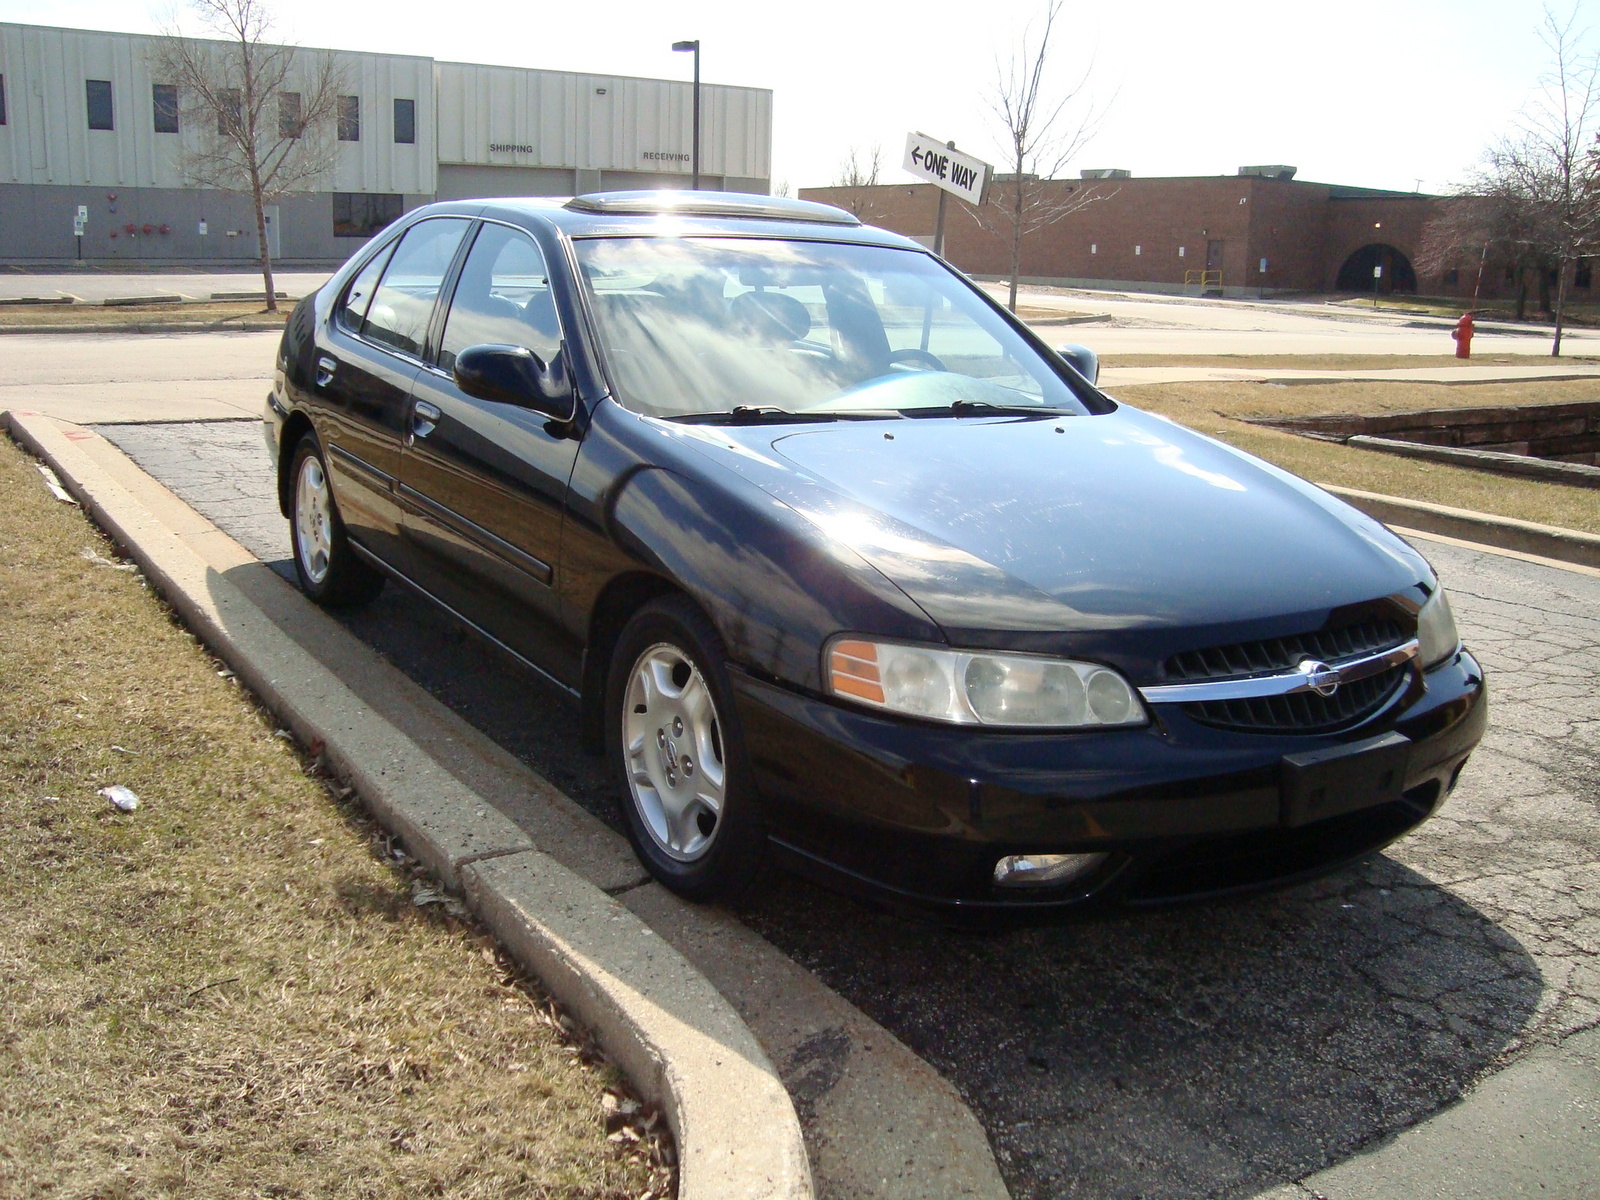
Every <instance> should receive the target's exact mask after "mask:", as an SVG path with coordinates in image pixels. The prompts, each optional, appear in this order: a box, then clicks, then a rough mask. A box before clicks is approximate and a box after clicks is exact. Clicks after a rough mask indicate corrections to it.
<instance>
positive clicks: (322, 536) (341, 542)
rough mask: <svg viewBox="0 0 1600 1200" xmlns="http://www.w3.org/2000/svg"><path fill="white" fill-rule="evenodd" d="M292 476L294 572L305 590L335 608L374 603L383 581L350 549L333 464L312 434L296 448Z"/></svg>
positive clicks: (290, 538)
mask: <svg viewBox="0 0 1600 1200" xmlns="http://www.w3.org/2000/svg"><path fill="white" fill-rule="evenodd" d="M290 471H291V475H290V478H292V479H293V480H294V510H293V515H292V516H291V517H290V519H289V540H290V541H291V542H292V543H293V545H294V570H295V574H296V575H298V576H299V578H300V586H301V588H303V589H304V590H305V593H306V595H308V596H310V597H311V598H312V599H313V600H315V601H316V602H317V603H318V604H322V605H326V606H327V607H329V608H346V607H352V606H355V605H360V604H366V603H368V602H369V601H371V600H372V599H373V598H374V597H375V596H377V594H378V593H379V592H380V591H381V590H382V589H383V576H382V575H380V574H378V572H377V571H374V570H373V569H372V568H371V567H369V566H368V565H367V564H366V563H364V562H362V561H361V560H360V559H359V558H357V557H356V555H355V551H353V550H352V549H351V548H350V540H349V538H347V537H346V536H345V532H344V522H343V521H342V520H340V519H339V507H338V505H337V504H335V503H334V499H333V489H332V487H330V486H329V483H328V464H327V461H326V460H325V459H324V458H323V457H322V447H321V446H320V445H318V444H317V438H316V435H315V434H312V433H307V434H306V435H305V436H304V437H302V438H301V439H300V441H299V442H298V443H297V444H296V445H295V448H294V459H293V461H292V462H291V464H290Z"/></svg>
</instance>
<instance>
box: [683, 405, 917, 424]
mask: <svg viewBox="0 0 1600 1200" xmlns="http://www.w3.org/2000/svg"><path fill="white" fill-rule="evenodd" d="M899 415H900V414H899V413H898V412H895V411H894V410H893V409H856V410H854V411H847V412H829V411H827V410H826V409H812V410H810V411H808V412H793V411H791V410H789V409H787V408H776V407H774V406H772V405H770V404H735V405H734V406H733V407H732V408H730V409H727V410H726V411H719V412H701V413H687V414H685V415H684V416H681V417H673V418H672V420H674V421H681V422H683V423H685V424H689V425H791V424H799V423H802V422H806V421H881V420H883V419H884V418H886V417H898V416H899Z"/></svg>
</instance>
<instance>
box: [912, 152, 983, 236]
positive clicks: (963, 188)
mask: <svg viewBox="0 0 1600 1200" xmlns="http://www.w3.org/2000/svg"><path fill="white" fill-rule="evenodd" d="M901 166H902V167H904V168H905V170H906V171H907V172H909V173H910V174H912V175H915V176H916V177H917V178H918V179H921V180H924V181H925V182H927V183H931V184H933V186H934V187H936V188H938V189H939V216H938V220H937V223H936V224H935V225H934V230H933V252H934V253H935V254H943V253H944V214H945V206H946V205H947V203H948V201H949V197H950V196H951V195H952V194H953V195H956V196H960V197H961V198H962V199H963V200H965V201H966V202H967V203H968V204H973V205H978V204H982V203H983V202H984V199H985V198H986V197H987V196H988V193H989V181H990V178H991V177H992V176H993V174H994V170H993V168H991V167H990V166H989V164H988V163H986V162H984V161H983V160H982V159H977V158H973V157H972V156H971V155H969V154H960V153H957V151H956V144H955V143H954V142H941V141H940V140H939V139H938V138H934V137H929V136H928V135H927V134H925V133H908V134H907V135H906V157H905V161H904V162H903V163H901Z"/></svg>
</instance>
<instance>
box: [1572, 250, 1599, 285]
mask: <svg viewBox="0 0 1600 1200" xmlns="http://www.w3.org/2000/svg"><path fill="white" fill-rule="evenodd" d="M1593 284H1594V269H1593V268H1592V267H1591V266H1590V265H1589V260H1588V259H1587V258H1580V259H1579V260H1578V266H1577V269H1576V270H1574V271H1573V273H1572V286H1573V287H1580V288H1584V289H1585V290H1587V289H1588V288H1590V287H1592V286H1593Z"/></svg>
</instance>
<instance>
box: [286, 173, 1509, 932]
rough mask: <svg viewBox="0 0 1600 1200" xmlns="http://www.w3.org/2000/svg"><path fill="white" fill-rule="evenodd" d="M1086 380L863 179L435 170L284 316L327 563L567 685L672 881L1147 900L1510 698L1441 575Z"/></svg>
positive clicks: (1229, 882)
mask: <svg viewBox="0 0 1600 1200" xmlns="http://www.w3.org/2000/svg"><path fill="white" fill-rule="evenodd" d="M1096 374H1097V372H1096V369H1095V365H1094V359H1093V355H1092V354H1090V353H1088V352H1087V351H1082V350H1072V351H1068V352H1057V351H1054V350H1052V349H1050V348H1049V347H1048V346H1046V345H1044V344H1043V343H1042V342H1040V340H1039V339H1038V338H1037V337H1036V336H1035V335H1034V334H1033V333H1032V332H1031V331H1030V330H1029V329H1027V328H1026V327H1025V326H1023V325H1021V324H1019V323H1018V322H1017V321H1016V320H1015V319H1014V318H1012V317H1011V316H1010V315H1008V314H1007V313H1006V312H1005V311H1004V310H1003V309H1001V308H1000V307H998V306H997V305H996V304H994V303H993V302H992V301H991V300H990V299H989V298H988V297H987V296H986V295H984V293H982V292H981V291H979V290H978V289H976V288H974V287H973V286H972V285H971V284H970V283H969V282H968V281H967V280H966V279H965V278H963V277H962V276H961V275H959V274H958V273H956V272H955V271H953V270H951V269H950V268H949V267H948V266H946V265H945V264H944V263H943V262H941V261H940V260H939V259H938V258H936V257H934V256H933V255H931V254H929V253H928V252H927V251H925V250H924V249H922V248H921V247H920V246H918V245H916V244H915V243H913V242H911V241H908V240H906V239H904V238H901V237H898V236H896V235H894V234H890V233H886V232H883V231H881V230H875V229H869V228H864V227H862V226H861V225H860V224H859V223H858V222H857V221H856V219H855V218H854V217H852V216H850V215H849V214H847V213H844V212H841V211H840V210H838V209H833V208H828V207H825V206H822V205H816V204H808V203H805V202H801V201H794V200H784V199H778V198H771V197H757V196H737V195H724V194H710V193H607V194H601V195H593V196H581V197H578V198H577V199H574V200H570V201H567V202H565V203H563V202H561V201H559V200H481V201H470V202H451V203H441V204H434V205H430V206H428V207H426V208H421V209H418V210H416V211H415V212H412V213H410V214H408V215H407V216H406V217H405V218H403V219H402V220H401V221H400V222H398V223H396V224H395V225H394V226H392V227H391V228H389V229H388V230H386V231H385V232H384V233H383V234H381V235H380V236H378V237H377V238H375V239H374V240H373V241H372V243H371V244H370V245H369V246H368V247H366V248H365V249H364V250H363V251H362V252H361V253H359V254H358V255H356V256H355V257H354V258H353V259H352V260H351V261H350V262H349V263H348V264H347V265H346V266H345V267H344V268H343V269H342V270H340V271H339V272H338V273H337V274H336V275H335V276H334V277H333V278H332V279H331V280H330V281H329V282H328V284H327V285H326V286H325V287H323V288H322V289H321V290H320V291H319V292H317V293H316V295H314V296H312V297H309V298H307V299H306V300H305V301H303V302H302V303H301V304H300V305H299V306H298V307H297V308H296V310H295V312H294V314H293V316H292V318H291V320H290V321H289V324H288V327H287V330H286V332H285V334H284V337H283V342H282V347H281V350H280V352H279V358H278V371H277V378H276V383H275V386H274V388H273V391H272V394H271V396H270V397H269V399H268V407H267V412H266V431H267V441H268V445H269V448H270V450H271V452H272V455H273V458H274V461H275V462H276V464H277V466H278V471H279V480H280V496H281V503H282V508H283V513H284V515H285V516H286V517H287V518H288V519H289V521H290V523H291V529H292V533H293V544H294V556H295V565H296V568H297V570H298V572H299V576H300V581H301V583H302V585H303V586H304V588H305V590H306V591H307V592H308V593H309V594H310V595H311V596H312V597H313V598H314V599H315V600H317V601H319V602H321V603H324V604H329V605H344V604H358V603H361V602H363V601H365V600H368V599H370V598H371V597H372V596H373V595H374V594H375V593H376V592H377V590H378V589H379V587H381V586H382V584H383V582H384V580H385V579H386V578H392V579H395V580H398V581H400V582H401V583H403V584H405V585H407V586H409V587H411V588H414V589H416V590H417V591H418V592H420V593H422V594H423V595H424V596H426V597H428V598H429V599H431V600H432V601H434V602H435V603H437V604H438V605H440V606H441V607H443V608H445V609H447V610H448V611H449V612H450V613H452V614H453V615H454V616H455V617H456V618H457V619H459V620H460V621H461V622H463V623H464V624H466V625H467V626H469V627H471V628H472V629H474V630H476V631H477V632H478V633H479V634H481V635H482V636H483V637H485V638H487V639H489V640H490V641H491V642H493V643H494V644H495V645H497V646H499V647H501V648H502V649H503V650H504V651H505V652H506V653H508V654H509V655H511V656H512V657H514V658H515V659H517V660H519V661H520V662H521V663H523V664H524V665H525V666H526V667H528V668H529V669H531V670H532V671H534V672H537V673H538V674H539V675H541V676H543V677H544V678H545V679H546V680H548V681H549V682H550V684H552V685H553V686H555V687H557V688H559V689H562V690H563V691H565V692H568V693H570V694H571V696H572V697H573V698H574V700H575V701H577V702H578V703H579V704H580V705H581V706H582V714H583V727H584V730H585V736H586V738H588V739H589V740H590V742H591V744H592V746H593V747H594V748H595V749H598V750H601V751H603V752H604V753H605V754H606V755H607V756H608V758H609V759H610V761H611V763H612V764H613V767H614V769H615V774H616V781H617V790H618V798H619V803H620V805H621V809H622V812H623V814H624V816H625V818H626V822H627V827H628V830H629V833H630V835H631V837H632V841H633V845H634V847H635V849H636V850H637V851H638V854H639V857H640V858H641V859H642V860H643V861H644V862H645V864H646V865H647V866H648V867H649V869H650V870H651V871H652V872H653V873H654V874H655V875H656V876H657V877H658V878H659V879H661V880H662V881H663V882H664V883H666V884H668V885H669V886H671V887H673V888H675V889H677V890H678V891H680V892H683V893H685V894H687V895H691V896H696V897H715V896H726V895H729V894H732V893H734V892H736V891H738V890H739V889H741V888H743V887H745V886H747V885H748V884H749V883H750V882H751V881H752V879H754V878H755V877H756V874H757V872H758V870H759V869H760V867H761V865H762V863H763V862H765V861H769V860H770V859H772V858H780V859H782V860H783V861H785V862H787V863H788V864H789V865H791V866H793V867H796V868H798V869H800V870H803V871H806V872H807V873H810V874H814V875H817V876H820V877H823V878H825V879H828V880H830V881H832V882H834V883H836V884H842V885H844V886H847V887H852V888H858V889H860V890H863V891H866V892H869V893H871V894H875V895H877V896H879V897H882V898H887V899H889V900H891V901H896V900H898V901H903V902H907V903H911V904H920V905H926V904H933V905H942V906H945V907H946V908H947V909H949V908H952V907H953V908H955V909H970V910H980V911H981V910H989V909H1006V908H1010V909H1022V910H1031V911H1033V912H1042V911H1050V910H1054V909H1061V908H1068V907H1072V906H1078V905H1084V904H1088V903H1095V902H1118V903H1125V904H1154V903H1162V902H1167V901H1173V900H1182V899H1190V898H1195V897H1200V896H1208V895H1216V894H1221V893H1226V892H1230V891H1237V890H1242V889H1248V888H1254V887H1261V886H1266V885H1273V884H1280V883H1284V882H1289V881H1293V880H1297V879H1302V878H1307V877H1309V876H1311V875H1314V874H1316V873H1318V872H1321V871H1325V870H1328V869H1330V868H1332V867H1334V866H1336V865H1338V864H1340V863H1344V862H1348V861H1350V860H1351V859H1354V858H1357V857H1360V856H1361V855H1364V854H1367V853H1369V852H1371V851H1372V850H1374V849H1376V848H1378V847H1380V846H1382V845H1384V844H1386V843H1388V842H1390V841H1392V840H1393V839H1394V838H1397V837H1399V836H1400V835H1402V834H1404V833H1405V832H1406V831H1407V830H1409V829H1411V828H1413V827H1414V826H1416V825H1417V824H1418V823H1419V822H1421V821H1423V820H1424V819H1426V818H1427V817H1428V816H1429V815H1430V814H1431V813H1432V812H1434V811H1435V810H1436V809H1437V808H1438V806H1439V805H1440V804H1441V803H1442V802H1443V801H1444V798H1445V796H1446V794H1447V793H1448V792H1449V791H1450V789H1451V788H1452V787H1453V786H1454V785H1455V782H1456V779H1457V777H1458V776H1459V774H1460V772H1461V769H1462V766H1463V765H1464V764H1465V762H1466V760H1467V756H1468V754H1469V753H1470V752H1471V751H1472V749H1473V747H1474V746H1476V745H1477V743H1478V741H1479V739H1480V738H1481V737H1482V735H1483V731H1484V725H1485V719H1486V709H1487V705H1486V698H1485V687H1484V680H1483V672H1482V670H1481V669H1480V668H1479V666H1478V664H1477V662H1476V661H1474V659H1473V658H1472V656H1471V655H1470V654H1469V653H1468V652H1467V651H1466V650H1465V649H1464V648H1463V647H1462V645H1461V644H1460V641H1459V639H1458V638H1457V635H1456V630H1455V626H1454V623H1453V621H1452V619H1451V615H1450V607H1449V604H1448V602H1447V600H1446V598H1445V594H1444V592H1443V590H1442V589H1441V588H1440V586H1439V582H1438V579H1437V578H1436V576H1435V575H1434V573H1433V571H1432V570H1431V569H1430V568H1429V567H1428V564H1427V563H1426V562H1425V561H1424V560H1423V559H1422V558H1421V557H1420V556H1419V555H1418V554H1417V553H1416V552H1415V551H1414V550H1413V549H1411V547H1410V546H1408V545H1407V544H1406V543H1405V542H1403V541H1401V540H1400V539H1399V538H1398V537H1396V536H1394V535H1393V534H1392V533H1390V532H1389V531H1388V530H1387V529H1385V528H1384V527H1383V526H1382V525H1380V524H1378V523H1377V522H1375V521H1373V520H1370V519H1369V518H1367V517H1365V516H1363V515H1362V514H1361V513H1359V512H1357V511H1355V510H1354V509H1352V508H1350V507H1349V506H1347V505H1345V504H1343V503H1341V502H1340V501H1338V500H1336V499H1334V498H1333V497H1331V496H1329V495H1328V494H1327V493H1325V492H1322V491H1320V490H1318V489H1317V488H1315V487H1313V486H1312V485H1310V484H1308V483H1305V482H1303V481H1301V480H1299V479H1297V478H1295V477H1294V476H1292V475H1288V474H1286V473H1285V472H1283V471H1280V470H1278V469H1277V468H1275V467H1272V466H1270V465H1268V464H1266V463H1263V462H1261V461H1259V460H1257V459H1254V458H1251V457H1250V456H1249V455H1246V454H1242V453H1240V452H1239V451H1237V450H1234V449H1232V448H1231V447H1229V446H1226V445H1224V444H1222V443H1219V442H1216V441H1213V440H1211V439H1209V438H1206V437H1202V436H1200V435H1199V434H1196V433H1193V432H1191V431H1189V430H1187V429H1184V428H1182V427H1180V426H1177V425H1174V424H1172V423H1170V422H1168V421H1166V420H1162V419H1159V418H1157V417H1153V416H1150V415H1148V414H1146V413H1142V412H1139V411H1138V410H1136V409H1132V408H1129V407H1127V406H1126V405H1122V404H1118V403H1117V402H1115V401H1114V400H1112V399H1111V398H1109V397H1108V396H1106V395H1104V394H1103V393H1101V392H1100V391H1098V390H1097V389H1096V388H1095V386H1094V385H1093V379H1094V377H1095V375H1096Z"/></svg>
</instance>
